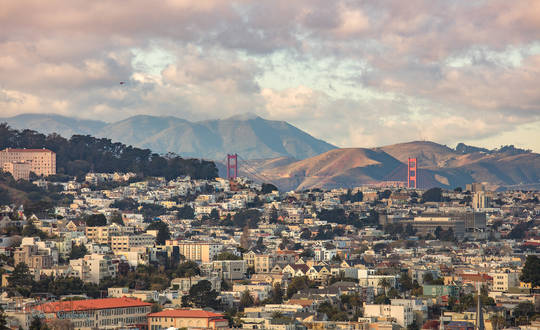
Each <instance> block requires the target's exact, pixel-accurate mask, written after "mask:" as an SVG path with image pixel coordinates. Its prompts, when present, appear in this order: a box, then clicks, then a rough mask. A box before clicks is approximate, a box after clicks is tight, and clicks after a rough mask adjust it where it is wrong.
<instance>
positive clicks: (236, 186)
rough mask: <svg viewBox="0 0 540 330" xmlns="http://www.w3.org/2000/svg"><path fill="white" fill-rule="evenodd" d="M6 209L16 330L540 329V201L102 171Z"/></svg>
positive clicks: (2, 213) (5, 249)
mask: <svg viewBox="0 0 540 330" xmlns="http://www.w3.org/2000/svg"><path fill="white" fill-rule="evenodd" d="M51 178H53V177H49V178H47V179H46V180H45V179H43V178H40V179H38V180H37V181H35V182H34V184H35V185H36V186H40V187H43V188H42V189H50V187H54V188H53V189H55V191H59V192H60V194H62V195H64V196H65V197H66V198H64V199H62V202H60V203H58V204H57V205H55V206H54V207H53V208H52V209H50V210H49V211H48V212H28V211H27V210H25V209H24V206H22V205H14V204H11V205H2V206H1V209H0V230H1V231H2V233H3V236H1V237H0V242H1V244H0V253H1V262H2V269H1V271H2V294H1V296H0V306H1V307H2V309H3V314H2V320H3V321H2V322H5V324H6V325H7V326H8V327H9V328H12V329H18V328H22V329H37V328H36V326H38V328H39V326H41V327H42V328H44V327H47V328H48V329H151V330H158V329H180V328H194V329H195V328H200V329H202V328H212V329H225V328H246V329H279V330H281V329H283V330H289V329H291V330H292V329H401V328H403V329H405V328H406V329H421V328H422V329H443V328H444V329H469V328H470V329H506V328H512V329H537V328H538V327H539V326H540V319H536V317H537V316H538V315H540V314H538V312H539V311H540V261H539V258H538V253H539V252H540V204H539V203H538V198H539V197H540V193H538V192H534V191H531V192H529V191H492V190H489V187H488V186H487V185H483V184H474V185H467V186H466V187H463V188H456V189H454V190H451V191H450V190H442V189H440V188H432V189H429V190H421V189H412V188H404V187H392V186H388V187H384V186H382V187H381V186H369V185H366V186H361V187H357V188H354V189H333V190H321V189H309V190H305V191H291V192H280V191H278V190H277V188H276V187H275V186H273V185H272V184H268V183H264V184H259V183H254V182H252V181H251V180H248V179H245V178H240V177H239V178H236V179H234V180H226V179H221V178H216V179H214V180H195V179H191V178H190V177H187V176H186V177H179V178H176V179H174V180H166V179H165V178H162V177H146V178H138V177H137V176H136V175H135V174H133V173H115V174H114V175H112V174H111V175H107V174H104V173H90V174H88V175H86V177H84V178H82V180H81V179H79V180H75V178H73V179H72V180H63V181H58V182H55V181H54V180H52V179H51Z"/></svg>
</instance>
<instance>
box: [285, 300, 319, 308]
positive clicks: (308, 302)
mask: <svg viewBox="0 0 540 330" xmlns="http://www.w3.org/2000/svg"><path fill="white" fill-rule="evenodd" d="M287 304H288V305H300V306H302V307H306V306H311V305H313V300H312V299H289V301H288V302H287Z"/></svg>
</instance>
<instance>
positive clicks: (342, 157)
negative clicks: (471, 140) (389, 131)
mask: <svg viewBox="0 0 540 330" xmlns="http://www.w3.org/2000/svg"><path fill="white" fill-rule="evenodd" d="M409 157H416V158H418V165H419V170H418V186H419V187H420V188H429V187H434V186H440V187H444V188H453V187H457V186H461V187H464V186H465V185H466V184H467V183H471V182H488V183H490V184H491V185H493V186H501V187H504V186H512V187H516V186H520V185H540V155H539V154H536V153H532V152H527V151H523V150H519V149H512V148H510V149H504V150H502V151H501V150H494V151H489V152H484V151H474V152H470V153H465V154H464V153H460V152H457V151H456V150H454V149H451V148H448V147H447V146H444V145H440V144H437V143H433V142H427V141H417V142H409V143H401V144H396V145H390V146H385V147H380V148H374V149H365V148H347V149H335V150H331V151H328V152H326V153H323V154H321V155H318V156H315V157H312V158H308V159H304V160H300V161H294V160H293V159H290V158H284V157H281V158H278V159H272V160H263V161H255V162H250V163H249V164H248V165H249V166H250V167H251V168H252V170H254V171H255V172H257V173H258V174H259V177H262V178H264V179H265V181H270V182H273V183H274V184H276V185H278V186H279V187H280V188H281V189H283V190H291V189H300V190H301V189H307V188H316V187H317V188H326V189H330V188H336V187H354V186H359V185H362V184H370V183H381V182H383V181H406V175H407V167H406V161H407V158H409Z"/></svg>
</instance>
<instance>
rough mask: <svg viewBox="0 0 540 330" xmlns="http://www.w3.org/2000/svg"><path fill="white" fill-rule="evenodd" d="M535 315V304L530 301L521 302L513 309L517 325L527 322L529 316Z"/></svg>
mask: <svg viewBox="0 0 540 330" xmlns="http://www.w3.org/2000/svg"><path fill="white" fill-rule="evenodd" d="M533 315H534V305H533V304H532V303H530V302H521V303H519V304H518V305H517V306H516V307H515V308H514V309H513V310H512V316H513V317H514V319H515V323H516V325H523V324H527V323H528V320H529V318H530V317H531V316H533Z"/></svg>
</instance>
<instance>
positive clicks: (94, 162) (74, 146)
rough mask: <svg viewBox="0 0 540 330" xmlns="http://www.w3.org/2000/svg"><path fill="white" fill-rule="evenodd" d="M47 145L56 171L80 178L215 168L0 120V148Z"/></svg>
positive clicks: (207, 172) (210, 172)
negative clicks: (17, 126) (91, 174)
mask: <svg viewBox="0 0 540 330" xmlns="http://www.w3.org/2000/svg"><path fill="white" fill-rule="evenodd" d="M5 148H47V149H50V150H52V151H54V152H55V153H56V171H57V173H58V174H67V175H71V176H77V177H81V176H83V175H85V174H86V173H88V172H90V171H94V172H98V173H113V172H134V173H136V174H138V175H140V176H162V177H165V178H166V179H173V178H176V177H178V176H183V175H189V176H191V177H192V178H194V179H213V178H215V177H217V175H218V170H217V168H216V165H215V164H214V162H211V161H205V160H199V159H183V158H181V157H179V156H178V155H174V154H170V155H166V156H160V155H158V154H156V153H152V152H151V151H150V150H148V149H139V148H135V147H132V146H126V145H125V144H122V143H119V142H114V143H113V142H112V141H111V140H110V139H105V138H95V137H92V136H89V135H73V136H72V137H71V138H70V139H69V140H68V139H66V138H64V137H62V136H60V135H58V134H54V133H53V134H49V135H45V134H41V133H38V132H36V131H32V130H28V129H25V130H16V129H12V128H11V127H9V126H8V125H7V124H6V123H0V149H5Z"/></svg>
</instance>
